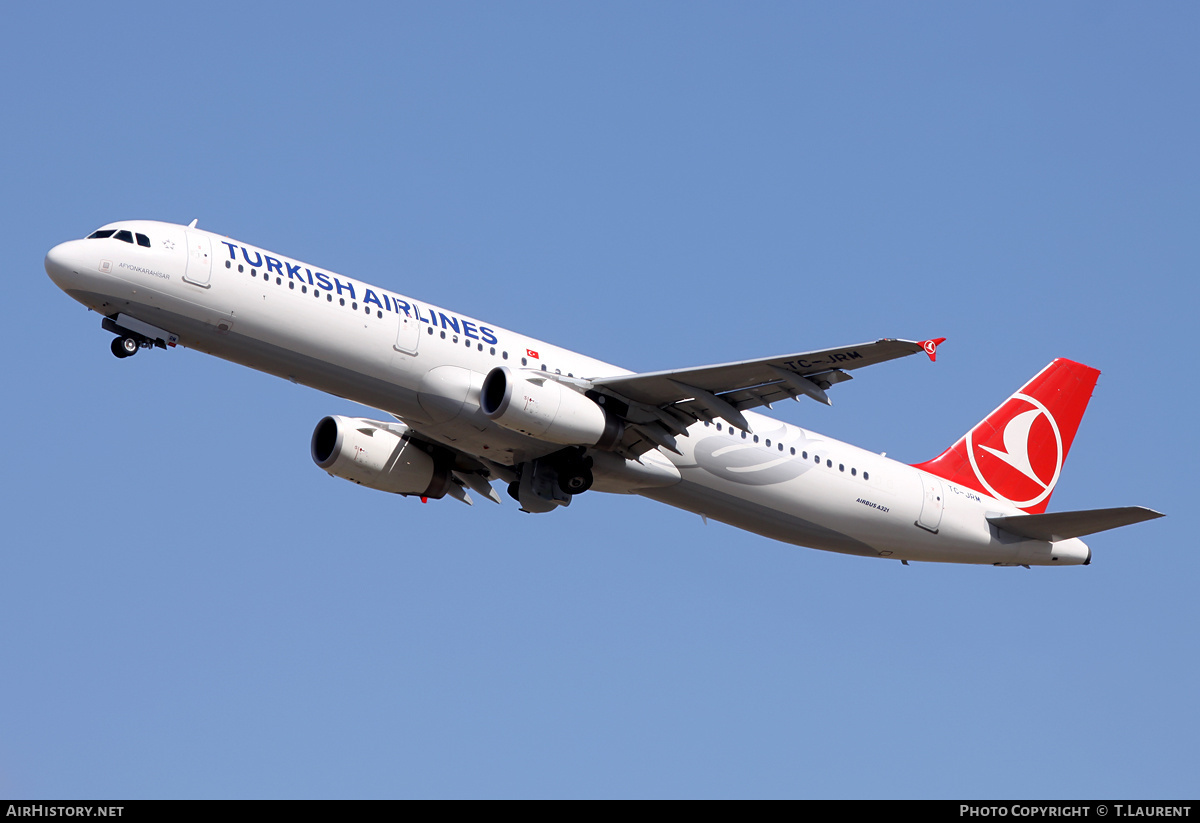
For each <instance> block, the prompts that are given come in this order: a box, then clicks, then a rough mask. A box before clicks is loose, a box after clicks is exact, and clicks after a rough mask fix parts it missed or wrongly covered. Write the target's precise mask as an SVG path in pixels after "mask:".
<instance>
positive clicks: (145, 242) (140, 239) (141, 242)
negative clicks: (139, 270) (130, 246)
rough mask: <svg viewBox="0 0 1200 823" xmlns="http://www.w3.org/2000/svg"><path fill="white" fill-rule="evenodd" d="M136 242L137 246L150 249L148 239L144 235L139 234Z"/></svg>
mask: <svg viewBox="0 0 1200 823" xmlns="http://www.w3.org/2000/svg"><path fill="white" fill-rule="evenodd" d="M137 241H138V245H139V246H145V247H146V248H150V238H149V237H147V236H146V235H144V234H139V235H138V236H137Z"/></svg>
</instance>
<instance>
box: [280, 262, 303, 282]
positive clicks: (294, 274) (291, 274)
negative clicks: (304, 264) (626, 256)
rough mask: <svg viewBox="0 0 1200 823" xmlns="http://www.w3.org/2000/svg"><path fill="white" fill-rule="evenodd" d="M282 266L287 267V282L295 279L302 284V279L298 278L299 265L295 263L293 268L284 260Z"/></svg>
mask: <svg viewBox="0 0 1200 823" xmlns="http://www.w3.org/2000/svg"><path fill="white" fill-rule="evenodd" d="M283 265H285V266H287V270H288V280H291V279H293V278H295V279H296V280H299V281H300V282H301V283H303V282H304V278H303V277H301V276H300V264H299V263H297V264H296V265H294V266H293V265H292V264H291V263H289V262H287V261H286V260H284V261H283Z"/></svg>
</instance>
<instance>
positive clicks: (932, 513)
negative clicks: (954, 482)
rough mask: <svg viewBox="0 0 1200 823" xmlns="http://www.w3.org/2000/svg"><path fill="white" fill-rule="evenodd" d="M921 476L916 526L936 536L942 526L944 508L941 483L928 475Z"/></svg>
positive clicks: (921, 473)
mask: <svg viewBox="0 0 1200 823" xmlns="http://www.w3.org/2000/svg"><path fill="white" fill-rule="evenodd" d="M920 475H921V491H922V496H921V516H920V517H918V518H917V525H918V526H920V527H921V528H922V529H927V530H928V531H931V532H933V533H934V534H937V531H938V528H939V527H940V526H941V525H942V512H943V511H944V510H945V508H946V498H945V495H944V494H943V492H942V481H941V480H939V479H938V478H936V477H934V476H933V475H930V474H925V473H924V472H920Z"/></svg>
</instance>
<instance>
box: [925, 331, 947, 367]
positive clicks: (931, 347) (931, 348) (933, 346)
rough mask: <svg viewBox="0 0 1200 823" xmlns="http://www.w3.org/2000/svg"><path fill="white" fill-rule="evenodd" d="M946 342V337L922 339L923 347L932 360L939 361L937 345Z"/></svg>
mask: <svg viewBox="0 0 1200 823" xmlns="http://www.w3.org/2000/svg"><path fill="white" fill-rule="evenodd" d="M945 342H946V338H944V337H935V338H934V339H933V340H922V341H921V348H923V349H924V350H925V353H926V354H927V355H929V360H930V362H933V363H936V362H937V347H938V346H940V345H942V344H943V343H945Z"/></svg>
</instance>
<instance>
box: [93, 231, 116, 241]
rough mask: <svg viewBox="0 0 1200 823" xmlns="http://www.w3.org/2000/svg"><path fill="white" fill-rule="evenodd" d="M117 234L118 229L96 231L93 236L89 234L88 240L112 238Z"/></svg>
mask: <svg viewBox="0 0 1200 823" xmlns="http://www.w3.org/2000/svg"><path fill="white" fill-rule="evenodd" d="M115 232H116V229H96V230H95V231H94V232H92V233H91V234H89V235H88V236H87V239H88V240H94V239H97V238H105V237H112V236H113V234H114V233H115Z"/></svg>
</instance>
